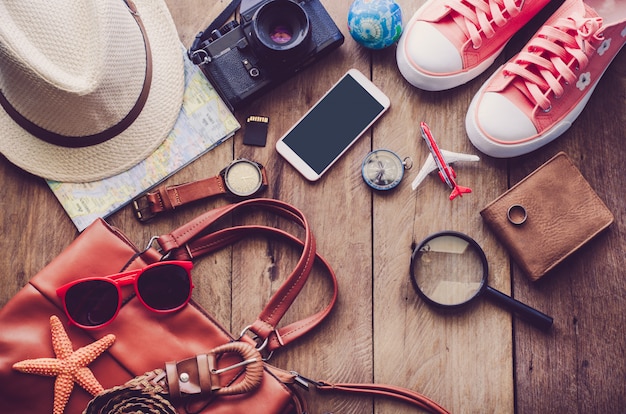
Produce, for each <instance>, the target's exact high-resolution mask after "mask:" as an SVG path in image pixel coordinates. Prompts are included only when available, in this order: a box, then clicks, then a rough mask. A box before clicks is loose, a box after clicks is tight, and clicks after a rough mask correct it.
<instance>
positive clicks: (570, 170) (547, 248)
mask: <svg viewBox="0 0 626 414" xmlns="http://www.w3.org/2000/svg"><path fill="white" fill-rule="evenodd" d="M480 214H481V216H482V217H483V219H484V221H485V222H486V223H487V224H488V225H489V227H490V228H491V229H492V230H493V232H494V233H495V234H496V236H497V237H498V239H499V240H500V241H501V242H502V244H504V246H505V247H506V248H507V249H508V251H509V253H510V254H511V256H512V257H513V259H514V260H515V262H516V263H517V265H518V266H519V267H521V268H522V270H523V271H524V272H525V273H526V275H527V276H528V277H529V278H530V279H531V280H533V281H535V280H538V279H539V278H541V277H542V276H544V275H545V274H546V273H547V272H548V271H550V270H551V269H552V268H554V267H555V266H556V265H557V264H559V263H561V262H562V261H563V260H564V259H565V258H566V257H568V256H570V255H571V254H572V253H574V252H575V251H576V250H577V249H578V248H580V247H581V246H582V245H584V244H585V243H586V242H587V241H589V240H590V239H591V238H593V237H594V236H596V235H597V234H598V233H600V232H601V231H602V230H604V229H606V228H607V227H608V226H609V225H610V224H611V223H612V222H613V215H612V214H611V212H610V211H609V210H608V209H607V207H606V205H605V204H604V203H603V202H602V200H601V199H600V198H599V197H598V195H597V194H596V193H595V191H594V190H593V188H591V186H590V185H589V183H588V182H587V180H585V178H584V177H583V176H582V174H581V173H580V171H579V170H578V168H576V166H575V165H574V164H573V163H572V160H571V159H570V158H569V157H568V156H567V155H566V154H565V153H564V152H560V153H558V154H557V155H556V156H554V157H553V158H552V159H550V160H548V161H547V162H546V163H545V164H543V165H542V166H540V167H539V168H537V169H536V170H535V171H534V172H532V173H531V174H529V175H528V176H527V177H526V178H524V179H523V180H522V181H520V182H519V183H517V184H516V185H515V186H513V187H511V188H510V189H509V190H508V191H507V192H505V193H504V194H502V195H501V196H500V197H498V198H497V199H496V200H494V201H493V202H491V203H490V204H489V205H487V206H486V207H485V208H484V209H483V210H482V211H481V212H480Z"/></svg>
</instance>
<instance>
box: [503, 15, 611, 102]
mask: <svg viewBox="0 0 626 414" xmlns="http://www.w3.org/2000/svg"><path fill="white" fill-rule="evenodd" d="M602 30H603V29H602V18H600V17H583V16H580V15H577V16H572V17H568V18H562V19H558V20H557V21H556V22H555V24H554V25H553V26H543V27H542V28H541V29H540V30H539V32H538V33H537V35H536V36H535V37H533V38H532V39H531V40H530V42H529V43H528V45H527V47H526V48H525V50H523V51H522V52H520V54H519V55H518V56H517V57H516V58H515V59H514V60H512V61H511V62H509V63H507V64H506V65H505V67H504V74H505V75H508V76H517V77H518V78H519V79H516V80H515V82H514V83H513V84H514V85H515V86H516V87H517V88H518V89H519V90H520V91H521V92H522V93H523V94H524V95H525V96H526V97H527V98H528V99H529V100H530V101H531V102H532V103H533V104H534V105H538V106H539V107H540V108H541V109H542V110H544V111H546V112H547V111H549V110H550V109H551V108H552V106H551V105H552V103H551V101H550V98H549V97H550V94H551V93H552V94H553V96H554V97H555V98H557V99H558V98H559V97H560V96H562V95H563V93H564V91H565V86H567V85H570V84H576V82H577V81H578V75H577V74H576V73H575V72H577V71H579V70H582V69H584V68H585V67H587V64H588V63H589V57H590V56H591V55H592V54H593V53H594V52H595V50H596V47H594V44H595V45H599V44H601V42H602V39H603V35H602Z"/></svg>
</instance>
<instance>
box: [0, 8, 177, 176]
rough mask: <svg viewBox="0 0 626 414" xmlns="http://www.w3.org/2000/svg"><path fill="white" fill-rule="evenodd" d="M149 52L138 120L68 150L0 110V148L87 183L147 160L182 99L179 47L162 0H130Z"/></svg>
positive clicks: (16, 159) (42, 169)
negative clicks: (147, 82) (104, 137)
mask: <svg viewBox="0 0 626 414" xmlns="http://www.w3.org/2000/svg"><path fill="white" fill-rule="evenodd" d="M133 2H134V4H135V5H136V7H137V10H138V12H139V15H140V16H141V20H142V22H143V24H144V27H145V30H146V33H147V36H148V39H150V48H151V51H152V71H153V72H152V73H153V78H152V84H151V88H150V93H149V95H148V99H147V101H146V103H145V106H144V108H143V110H142V112H141V113H140V115H139V116H138V117H137V119H136V120H135V121H134V122H133V123H132V125H130V126H129V127H128V128H127V129H126V130H124V131H123V132H122V133H121V134H119V135H117V136H116V137H114V138H112V139H110V140H108V141H106V142H104V143H102V144H98V145H93V146H89V147H83V148H67V147H61V146H57V145H53V144H49V143H47V142H45V141H43V140H41V139H38V138H36V137H34V136H32V135H30V134H29V133H28V132H26V131H25V130H24V129H22V128H21V127H20V126H19V125H17V124H16V123H15V122H14V121H13V119H12V118H11V117H10V116H9V115H8V114H7V113H6V112H5V111H4V110H2V109H0V131H1V132H0V152H2V154H3V155H4V156H5V157H6V158H7V159H8V160H9V161H11V162H12V163H14V164H15V165H17V166H18V167H20V168H22V169H24V170H26V171H28V172H30V173H32V174H34V175H38V176H41V177H44V178H46V179H49V180H54V181H61V182H90V181H97V180H101V179H104V178H107V177H111V176H114V175H117V174H120V173H122V172H124V171H126V170H128V169H129V168H131V167H132V166H134V165H136V164H137V163H139V162H141V161H142V160H144V159H145V158H147V157H148V156H149V155H150V154H152V153H153V152H154V150H155V149H156V148H158V146H159V145H161V143H162V142H163V141H164V140H165V138H167V136H168V134H169V132H170V131H171V129H172V127H173V125H174V122H175V121H176V119H177V117H178V115H179V113H180V109H181V106H182V101H183V92H184V66H183V49H182V46H181V42H180V39H179V37H178V33H177V31H176V26H175V24H174V22H173V20H172V17H171V15H170V13H169V10H168V8H167V5H166V4H165V2H163V1H162V0H134V1H133Z"/></svg>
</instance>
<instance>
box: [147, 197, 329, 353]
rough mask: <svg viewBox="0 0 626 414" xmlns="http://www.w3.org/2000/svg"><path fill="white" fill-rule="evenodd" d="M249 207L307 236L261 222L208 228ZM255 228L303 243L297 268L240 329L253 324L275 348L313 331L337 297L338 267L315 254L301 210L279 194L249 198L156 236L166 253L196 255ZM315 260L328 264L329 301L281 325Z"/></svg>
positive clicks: (261, 337)
mask: <svg viewBox="0 0 626 414" xmlns="http://www.w3.org/2000/svg"><path fill="white" fill-rule="evenodd" d="M249 207H254V208H262V209H265V210H268V211H270V212H272V213H275V214H278V215H280V216H282V217H284V218H286V219H288V220H290V221H293V222H295V223H296V224H298V225H299V226H300V227H302V228H303V229H304V240H300V239H299V238H297V237H295V236H293V235H292V234H290V233H288V232H286V231H283V230H280V229H275V228H273V227H268V226H262V225H240V226H233V227H228V228H225V229H221V230H216V231H213V232H209V233H207V231H209V227H210V226H211V225H213V224H215V223H216V222H217V221H219V220H220V219H222V218H224V217H225V216H227V215H229V214H231V213H233V212H235V211H239V210H243V209H246V208H249ZM251 233H257V234H263V235H268V236H275V237H280V238H283V239H285V240H287V241H288V242H290V243H293V244H298V245H300V246H301V247H302V253H301V255H300V259H299V260H298V262H297V264H296V266H295V269H294V270H293V271H292V272H291V274H290V275H289V277H287V279H286V280H285V281H284V282H283V284H282V285H281V287H280V288H279V289H278V290H277V291H276V292H275V293H274V295H272V297H271V298H270V301H269V302H268V304H267V305H266V306H265V308H264V309H263V310H262V311H261V313H260V315H259V316H258V318H257V320H256V321H255V322H254V323H252V324H251V325H250V326H248V327H247V328H246V329H245V330H244V332H242V335H243V334H245V333H246V331H248V330H249V331H250V332H252V333H253V334H254V335H256V337H257V338H258V339H259V340H260V341H261V342H262V343H265V342H267V350H268V351H270V352H271V351H274V350H276V349H278V348H281V347H283V346H285V345H287V344H289V343H291V342H292V341H294V340H296V339H298V338H300V337H301V336H303V335H304V334H306V333H307V332H309V331H311V330H312V329H313V328H314V327H315V326H317V325H318V324H319V323H320V322H322V321H323V320H324V319H325V318H326V316H328V314H329V313H330V311H331V310H332V308H333V306H334V305H335V303H336V301H337V291H338V285H337V278H336V276H335V273H334V271H333V270H332V267H331V266H330V264H329V263H328V262H327V261H326V260H325V259H324V258H323V257H321V256H320V255H319V254H317V252H316V250H315V239H314V237H313V234H312V233H311V230H310V227H309V223H308V221H307V219H306V217H305V216H304V214H303V213H302V212H301V211H300V210H298V209H297V208H295V207H294V206H292V205H290V204H288V203H285V202H283V201H279V200H275V199H269V198H255V199H249V200H245V201H242V202H239V203H235V204H229V205H226V206H223V207H220V208H217V209H214V210H211V211H208V212H206V213H204V214H203V215H201V216H198V217H197V218H195V219H194V220H192V221H190V222H188V223H187V224H185V225H183V226H181V227H179V228H178V229H176V230H174V231H172V232H171V233H169V234H167V235H163V236H160V237H158V238H157V242H158V244H159V245H160V246H161V248H162V251H163V253H164V254H165V255H166V256H168V258H172V259H176V260H193V259H195V258H198V257H201V256H203V255H205V254H208V253H210V252H214V251H216V250H219V249H222V248H224V247H226V246H229V245H231V244H233V243H235V242H237V241H239V240H241V239H243V238H246V237H249V236H250V234H251ZM316 261H317V262H319V263H320V264H321V265H322V266H323V267H324V269H325V270H326V272H325V273H327V274H328V275H329V277H330V280H331V283H332V286H333V293H332V296H331V299H330V301H329V303H328V305H327V306H326V307H325V308H324V309H322V310H321V311H319V312H317V313H315V314H313V315H310V316H309V317H306V318H304V319H301V320H299V321H296V322H293V323H291V324H289V325H287V326H285V327H282V328H280V329H278V328H277V325H278V323H279V322H280V320H281V319H282V317H283V316H284V315H285V313H286V312H287V310H288V309H289V307H290V306H291V304H292V303H293V302H294V300H295V299H296V298H297V296H298V294H299V293H300V291H301V290H302V288H303V287H304V285H305V283H306V281H307V280H308V277H309V274H310V272H311V269H312V268H313V265H314V263H315V262H316Z"/></svg>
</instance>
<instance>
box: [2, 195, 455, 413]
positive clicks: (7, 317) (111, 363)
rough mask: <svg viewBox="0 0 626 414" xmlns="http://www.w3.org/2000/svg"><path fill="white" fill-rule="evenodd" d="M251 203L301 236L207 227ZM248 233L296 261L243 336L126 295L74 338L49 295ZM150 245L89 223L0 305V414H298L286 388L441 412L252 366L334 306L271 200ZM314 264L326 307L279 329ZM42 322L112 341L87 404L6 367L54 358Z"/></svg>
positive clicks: (85, 338)
mask: <svg viewBox="0 0 626 414" xmlns="http://www.w3.org/2000/svg"><path fill="white" fill-rule="evenodd" d="M251 207H252V208H254V209H264V210H266V211H269V212H272V213H275V214H277V215H279V216H282V217H283V218H286V219H287V220H289V221H292V222H294V223H296V224H297V225H298V226H300V227H302V228H303V229H304V237H303V239H300V238H298V237H295V236H293V235H292V234H290V233H288V232H285V231H283V230H280V229H275V228H272V227H268V226H263V225H239V226H231V227H226V228H220V227H219V225H217V224H219V223H220V221H221V220H223V219H224V218H225V217H226V216H228V215H230V214H231V213H245V212H246V211H247V210H249V208H251ZM222 227H223V226H222ZM215 228H217V229H215ZM253 234H254V235H261V236H268V237H272V238H278V239H280V240H282V241H284V242H287V243H292V244H295V245H297V246H299V248H301V249H302V253H301V256H300V259H299V261H298V262H297V264H296V267H295V269H294V270H293V272H292V273H291V274H290V275H289V277H287V278H286V280H285V281H284V282H283V284H282V285H281V287H280V288H279V289H278V291H276V293H275V294H274V295H273V296H272V298H271V299H270V301H269V303H268V304H267V305H266V307H265V308H264V309H263V311H262V312H261V314H260V315H259V316H258V318H257V320H256V321H255V322H254V323H252V324H251V325H250V326H249V327H248V328H247V331H248V333H250V335H242V336H241V337H236V336H233V335H231V334H230V333H229V332H228V331H227V330H226V329H224V328H223V327H222V326H221V325H220V324H219V323H217V322H216V321H215V320H214V319H213V318H212V317H211V316H210V315H209V314H208V313H207V312H206V311H205V310H203V309H202V308H201V307H200V306H199V305H198V304H197V303H195V302H194V301H193V299H192V300H191V301H190V302H189V304H188V305H187V306H185V307H183V308H182V309H181V310H179V311H177V312H175V313H169V314H159V313H154V312H149V311H146V310H145V309H144V308H143V305H142V304H141V303H140V301H139V300H137V298H131V299H130V300H129V301H128V302H126V303H125V304H124V306H123V308H122V311H120V312H119V314H118V315H117V317H116V318H115V319H114V320H113V321H112V322H111V323H110V324H108V325H107V326H106V327H103V328H101V329H97V330H84V329H81V328H79V327H77V326H74V325H71V324H69V323H68V321H67V317H66V315H65V313H64V310H63V305H62V303H61V299H60V298H59V297H58V296H57V294H56V290H57V289H58V288H59V287H60V286H62V285H65V284H67V283H69V282H71V281H73V280H77V279H80V278H84V277H92V276H105V275H110V274H115V273H118V272H120V269H124V270H126V269H137V268H142V267H145V266H147V265H148V264H152V263H156V262H158V261H160V260H164V259H165V260H188V261H193V260H196V259H198V258H200V257H202V256H204V255H206V254H208V253H211V252H214V251H217V250H219V249H222V248H224V247H226V246H229V245H231V244H233V243H235V242H237V241H238V240H241V239H243V238H246V237H250V236H251V235H253ZM156 242H157V243H158V245H159V249H158V250H157V249H156V248H153V247H149V248H147V249H146V250H143V251H141V250H139V249H138V248H137V247H135V246H134V245H133V244H132V243H131V242H130V241H129V240H128V238H126V237H125V236H124V234H123V233H122V232H120V231H119V230H118V229H116V228H113V227H111V226H109V225H108V224H107V223H106V222H105V221H103V220H98V221H96V222H94V223H93V224H92V225H91V226H89V227H88V228H87V229H85V230H84V231H83V232H82V233H81V234H80V235H79V236H78V238H77V239H76V240H75V241H74V242H73V243H72V244H70V246H68V247H67V248H66V249H65V250H64V251H63V252H62V253H61V254H60V255H59V256H58V257H57V258H55V259H54V260H53V261H52V262H51V263H50V264H48V265H47V266H46V267H45V268H44V269H42V270H41V271H40V272H39V273H38V274H37V275H36V276H34V277H33V278H32V279H31V280H30V282H29V283H28V284H27V285H26V286H25V287H24V288H23V289H22V290H20V292H18V294H17V295H16V296H15V297H13V298H12V299H11V300H10V301H9V302H8V303H7V304H6V305H5V306H4V307H3V308H2V309H0V384H1V385H0V407H2V412H7V413H12V414H19V413H47V412H51V411H53V406H54V407H55V409H56V410H57V411H56V412H59V413H61V412H65V413H81V412H87V413H124V412H157V413H159V412H161V413H169V412H171V413H177V412H179V413H183V412H189V413H191V412H194V413H211V414H213V413H238V412H242V413H255V412H263V413H304V412H305V411H306V404H305V401H304V400H303V399H302V398H301V396H300V395H299V393H298V392H297V391H296V387H295V384H300V385H306V386H313V387H317V388H318V389H319V390H321V391H347V392H353V393H363V392H365V393H369V394H378V395H384V396H391V397H394V398H399V399H401V400H404V401H406V402H408V403H411V404H413V405H415V406H417V407H420V408H422V409H425V410H427V411H429V412H433V413H445V412H446V411H445V409H443V408H442V407H440V406H439V405H438V404H436V403H435V402H433V401H431V400H429V399H428V398H426V397H424V396H422V395H421V394H419V393H417V392H414V391H411V390H407V389H403V388H399V387H393V386H386V385H376V384H330V383H327V382H323V381H310V380H306V379H305V378H303V377H300V376H299V375H298V374H296V373H293V372H286V371H283V370H281V369H278V368H276V367H273V366H271V365H269V364H267V363H266V362H264V361H263V357H262V356H261V353H260V348H264V350H266V351H270V352H271V351H274V350H276V349H279V348H282V347H284V346H287V345H289V344H290V343H291V342H293V341H294V340H296V339H298V338H300V337H302V336H303V335H305V334H306V333H308V332H309V331H311V330H312V329H313V328H314V327H315V326H317V325H318V324H319V323H320V322H321V321H323V320H324V318H325V317H326V316H327V315H328V314H329V313H330V311H331V310H332V308H333V306H334V304H335V302H336V299H337V280H336V278H335V275H334V272H333V270H332V268H331V266H330V265H329V264H328V263H327V262H326V261H325V260H324V259H323V258H322V257H321V256H320V255H319V254H317V252H316V249H315V239H314V237H313V235H312V233H311V231H310V228H309V224H308V222H307V220H306V218H305V217H304V215H303V214H302V213H301V212H300V211H299V210H298V209H296V208H295V207H293V206H291V205H289V204H287V203H284V202H281V201H278V200H273V199H251V200H246V201H243V202H240V203H237V204H231V205H227V206H224V207H220V208H217V209H214V210H211V211H208V212H206V213H205V214H203V215H201V216H199V217H197V218H196V219H194V220H192V221H191V222H189V223H187V224H186V225H184V226H182V227H180V228H178V229H176V230H174V231H173V232H171V233H169V234H166V235H163V236H160V237H158V238H157V240H156ZM315 262H318V263H320V264H321V265H322V266H323V267H324V268H325V270H326V273H327V275H328V277H329V278H330V280H331V282H332V285H333V288H334V292H333V294H332V296H331V298H330V299H329V301H328V304H327V305H326V306H325V307H324V308H323V309H322V310H320V311H318V312H317V313H315V314H313V315H309V316H307V317H305V318H303V319H301V320H298V321H296V322H292V323H290V324H288V325H286V326H280V321H281V319H282V317H283V315H284V314H285V313H286V312H287V310H288V308H289V307H290V305H291V304H292V302H293V301H294V300H295V299H296V297H297V296H298V294H299V292H300V291H301V289H302V287H303V286H304V285H305V283H306V281H307V278H308V276H309V273H310V271H311V269H312V267H313V265H314V263H315ZM54 315H55V316H56V317H58V319H59V320H60V321H61V324H62V325H63V328H64V329H65V331H66V332H67V336H68V337H69V338H70V340H71V343H72V347H73V349H74V350H75V349H77V348H79V347H83V346H88V345H89V344H91V343H93V342H94V341H96V340H98V339H101V338H104V337H105V336H106V335H109V334H113V335H115V341H114V343H113V344H112V345H111V346H110V347H108V349H106V351H104V352H102V353H101V354H100V355H99V356H98V357H97V358H95V359H93V362H90V363H89V365H88V369H89V370H91V372H92V373H93V376H94V377H95V378H96V379H97V380H98V381H99V383H100V384H101V385H102V387H103V388H104V391H103V392H100V394H99V395H98V396H97V397H96V398H94V397H93V396H92V395H90V394H89V393H88V392H86V391H84V390H83V389H82V388H80V387H78V386H76V387H75V389H74V391H72V393H71V395H70V396H69V401H67V403H65V402H63V404H61V403H60V402H59V401H56V400H55V398H57V400H60V399H62V398H61V397H60V394H62V393H61V391H60V390H57V391H55V387H56V386H57V385H58V384H57V385H55V380H56V379H57V378H59V376H57V377H56V378H55V377H54V376H42V375H33V374H28V373H24V372H18V371H17V370H16V369H14V368H13V366H14V364H16V363H17V362H20V361H24V360H32V359H41V358H55V357H56V358H60V356H59V355H58V352H59V351H58V349H57V347H58V346H57V345H55V346H53V344H52V343H51V340H50V337H51V316H54ZM52 319H55V318H54V317H52ZM46 361H48V360H46ZM57 382H59V381H57ZM61 405H62V406H61ZM59 408H60V410H59Z"/></svg>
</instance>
